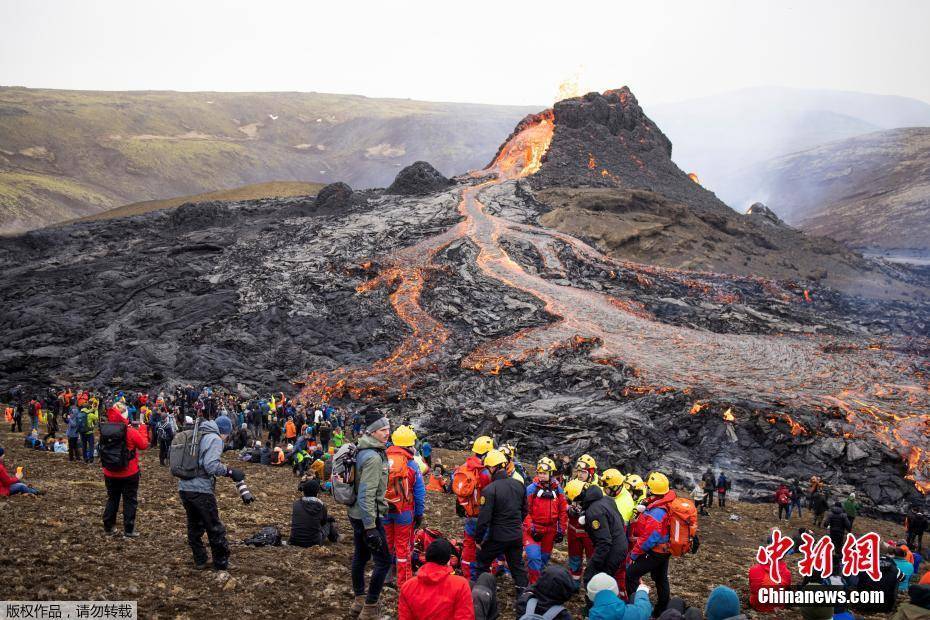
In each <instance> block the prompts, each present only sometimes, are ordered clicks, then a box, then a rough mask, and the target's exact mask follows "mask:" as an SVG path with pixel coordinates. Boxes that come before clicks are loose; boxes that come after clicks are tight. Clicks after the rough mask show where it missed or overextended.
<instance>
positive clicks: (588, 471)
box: [575, 454, 600, 484]
mask: <svg viewBox="0 0 930 620" xmlns="http://www.w3.org/2000/svg"><path fill="white" fill-rule="evenodd" d="M575 478H578V479H579V480H581V481H582V482H587V483H590V484H600V478H599V477H598V475H597V463H596V462H595V460H594V457H592V456H591V455H590V454H582V455H581V456H580V457H578V460H577V461H576V462H575Z"/></svg>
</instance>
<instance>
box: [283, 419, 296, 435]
mask: <svg viewBox="0 0 930 620" xmlns="http://www.w3.org/2000/svg"><path fill="white" fill-rule="evenodd" d="M284 436H285V437H287V438H288V439H294V438H295V437H297V425H296V424H294V420H288V421H287V422H286V423H285V424H284Z"/></svg>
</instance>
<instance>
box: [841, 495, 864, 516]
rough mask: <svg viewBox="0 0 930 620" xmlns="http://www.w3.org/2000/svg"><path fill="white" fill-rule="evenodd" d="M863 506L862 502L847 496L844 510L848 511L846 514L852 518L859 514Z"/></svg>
mask: <svg viewBox="0 0 930 620" xmlns="http://www.w3.org/2000/svg"><path fill="white" fill-rule="evenodd" d="M860 508H862V504H860V503H859V502H857V501H856V500H854V499H849V498H846V501H845V502H843V510H845V511H846V514H847V515H849V516H850V517H851V518H855V517H856V515H858V514H859V509H860Z"/></svg>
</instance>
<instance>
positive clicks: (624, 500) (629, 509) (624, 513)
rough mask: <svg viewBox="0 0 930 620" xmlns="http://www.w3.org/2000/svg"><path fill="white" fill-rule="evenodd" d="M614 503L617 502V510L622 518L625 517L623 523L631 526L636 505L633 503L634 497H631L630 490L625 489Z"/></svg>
mask: <svg viewBox="0 0 930 620" xmlns="http://www.w3.org/2000/svg"><path fill="white" fill-rule="evenodd" d="M614 501H615V502H617V510H619V511H620V516H621V517H623V521H624V522H625V523H626V524H627V525H629V524H630V520H631V519H632V518H633V511H634V510H636V503H635V502H633V496H632V495H630V491H629V490H628V489H623V491H621V492H620V495H618V496H616V497H615V498H614Z"/></svg>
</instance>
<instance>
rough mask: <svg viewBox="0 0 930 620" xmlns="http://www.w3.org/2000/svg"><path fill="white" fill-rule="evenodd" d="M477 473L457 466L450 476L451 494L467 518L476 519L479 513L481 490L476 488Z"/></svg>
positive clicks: (464, 466)
mask: <svg viewBox="0 0 930 620" xmlns="http://www.w3.org/2000/svg"><path fill="white" fill-rule="evenodd" d="M479 471H480V470H477V469H472V468H471V467H468V465H467V464H466V465H459V466H458V467H457V468H456V469H455V472H454V473H453V474H452V492H453V493H455V497H456V498H457V499H458V501H459V505H461V506H462V509H463V510H464V511H465V516H467V517H477V516H478V513H479V512H480V511H481V490H480V489H479V488H478V482H479V480H480V477H479Z"/></svg>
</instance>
